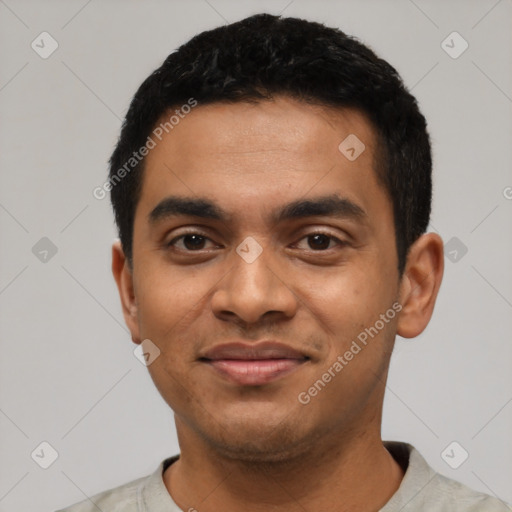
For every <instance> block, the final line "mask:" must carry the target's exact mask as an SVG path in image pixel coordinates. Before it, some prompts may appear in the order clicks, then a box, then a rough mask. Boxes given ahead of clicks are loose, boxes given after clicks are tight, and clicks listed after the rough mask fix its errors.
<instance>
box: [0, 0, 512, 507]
mask: <svg viewBox="0 0 512 512" xmlns="http://www.w3.org/2000/svg"><path fill="white" fill-rule="evenodd" d="M262 11H268V12H271V13H276V14H277V13H280V12H283V13H284V14H285V15H290V16H299V17H305V18H309V19H311V20H318V21H322V22H327V23H328V24H330V25H334V26H338V27H340V28H341V29H343V30H344V31H346V32H348V33H351V34H353V35H356V36H358V37H359V38H360V39H362V40H363V41H364V42H365V43H367V44H369V45H370V46H371V47H373V48H374V49H375V50H376V51H377V52H378V53H379V54H380V55H381V56H382V57H384V58H385V59H387V60H388V61H389V62H391V63H392V64H393V65H394V66H395V67H396V68H397V69H398V70H399V72H400V73H401V74H402V76H403V78H404V80H405V82H406V84H407V85H408V86H409V87H410V88H412V91H413V94H415V95H416V96H417V98H418V100H419V102H420V106H421V108H422V110H423V112H424V114H425V115H426V117H427V119H428V121H429V127H430V132H431V135H432V141H433V151H434V158H435V200H434V208H433V215H432V224H431V230H434V231H437V232H439V233H440V234H441V236H443V238H444V239H445V242H448V241H449V240H450V239H452V238H453V237H456V240H454V241H452V242H451V244H452V245H450V246H449V247H448V249H449V250H450V251H451V252H452V255H451V257H452V258H453V257H454V256H455V255H456V256H457V260H456V261H451V260H450V259H448V258H447V259H446V271H445V278H444V283H443V285H442V287H441V292H440V296H439V300H438V304H437V306H436V311H435V313H434V317H433V319H432V321H431V323H430V325H429V327H428V328H427V329H426V331H425V332H424V333H423V334H422V335H421V336H419V337H418V338H417V339H415V340H404V339H401V338H398V339H397V345H396V349H395V354H394V356H393V359H392V366H391V371H390V378H389V382H388V392H387V395H386V400H385V408H384V421H383V438H384V439H396V440H404V441H408V442H410V443H412V444H414V445H415V446H416V447H417V448H418V449H419V450H420V451H421V453H422V454H423V455H424V456H425V457H426V459H427V460H428V462H429V463H430V464H431V465H432V466H433V467H434V468H435V469H437V470H438V471H440V472H442V473H443V474H445V475H448V476H449V477H452V478H455V479H457V480H460V481H462V482H464V483H466V484H467V485H469V486H471V487H473V488H475V489H478V490H481V491H484V492H486V493H489V494H495V495H497V496H499V497H500V498H502V499H504V500H507V501H509V502H512V488H511V486H510V482H511V479H512V441H511V436H510V432H511V431H512V428H511V427H512V372H511V371H510V366H511V365H510V362H511V359H512V357H511V356H512V343H511V335H510V332H511V329H512V314H511V313H512V266H511V264H510V262H511V261H512V237H511V233H512V200H511V199H510V198H511V197H512V188H507V187H512V173H511V169H510V164H511V161H512V158H511V157H512V155H511V153H512V144H511V140H512V139H511V135H512V116H511V110H512V93H511V90H512V73H511V71H512V44H511V42H512V41H511V39H512V35H511V34H512V31H511V30H510V20H511V19H512V2H511V1H510V0H501V1H496V0H481V1H467V0H464V1H450V2H446V1H441V0H439V1H430V2H427V1H422V0H415V1H414V2H413V1H412V0H396V1H372V2H370V1H332V2H329V1H322V2H319V1H315V2H312V1H304V0H294V1H291V2H290V0H283V1H262V2H250V1H245V2H241V1H234V0H209V1H208V2H207V1H206V0H191V1H188V2H177V1H170V0H168V1H165V2H164V1H146V2H140V1H139V2H137V1H126V0H124V1H122V2H121V1H103V2H100V1H99V0H92V1H86V0H72V1H71V0H68V1H66V2H64V1H60V2H55V1H45V2H41V1H40V2H35V1H32V2H29V1H16V0H0V20H1V21H0V33H1V36H0V38H1V39H0V48H1V49H2V51H1V76H0V109H1V118H2V123H1V125H0V126H1V127H0V130H1V133H0V136H1V137H0V140H1V148H0V159H1V187H0V229H1V234H2V246H1V255H0V311H1V323H0V339H1V343H2V349H1V354H2V357H1V358H0V370H1V373H0V439H1V441H0V442H1V457H0V511H3V512H5V511H10V512H18V511H27V510H30V511H32V512H43V511H48V510H54V509H56V508H60V507H63V506H65V505H68V504H70V503H73V502H75V501H78V500H82V499H84V498H85V496H91V495H92V494H94V493H96V492H99V491H100V490H104V489H107V488H110V487H113V486H116V485H119V484H122V483H125V482H127V481H128V480H130V479H134V478H137V477H140V476H143V475H145V474H149V473H150V472H152V471H153V470H154V469H155V468H156V466H157V465H158V463H159V462H160V461H161V459H163V458H164V457H166V456H169V455H172V454H174V453H177V450H178V447H177V442H176V436H175V431H174V426H173V416H172V412H171V411H170V410H169V409H168V408H167V406H166V405H165V403H164V402H163V400H162V399H161V397H160V396H159V394H158V392H157V391H156V389H155V388H154V387H153V384H152V382H151V379H150V377H149V375H148V373H147V369H146V368H145V367H144V366H143V365H142V364H141V363H140V362H139V361H138V360H137V359H136V358H135V357H134V355H133V349H134V348H135V345H133V344H132V342H131V340H130V337H129V335H128V332H127V329H126V327H125V326H124V322H123V319H122V315H121V309H120V305H119V300H118V296H117V291H116V289H115V286H114V281H113V279H112V277H111V272H110V246H111V243H112V241H113V239H114V238H115V236H116V233H115V230H114V225H113V217H112V214H111V211H110V205H109V202H108V198H107V199H104V200H102V201H100V200H97V199H95V198H94V197H93V195H92V190H93V189H94V187H96V186H98V185H101V184H102V183H103V181H104V179H105V176H106V172H107V166H106V161H107V159H108V157H109V155H110V153H111V151H112V149H113V145H114V143H115V141H116V138H117V136H118V132H119V128H120V123H121V119H122V117H123V115H124V113H125V112H126V108H127V106H128V103H129V101H130V99H131V97H132V95H133V94H134V92H135V90H136V88H137V87H138V85H139V84H140V83H141V81H142V80H143V79H144V78H145V77H146V76H147V75H148V74H149V73H150V72H151V71H152V70H153V69H155V68H156V67H157V66H159V65H160V63H161V62H162V61H163V59H164V58H165V57H166V56H167V54H168V53H170V51H171V50H173V49H174V48H176V47H177V46H178V45H179V44H181V43H182V42H184V41H185V40H187V39H188V38H190V37H191V36H192V35H194V34H196V33H197V32H199V31H202V30H204V29H208V28H213V27H215V26H217V25H219V24H221V23H225V22H226V21H228V22H232V21H235V20H238V19H241V18H242V17H245V16H247V15H249V14H252V13H255V12H262ZM43 31H47V32H49V33H50V34H51V35H52V37H53V38H54V39H55V40H56V41H57V42H58V45H59V47H58V49H57V51H55V53H53V54H52V55H51V56H50V57H49V58H47V59H42V58H41V57H40V56H39V55H38V54H37V53H36V52H35V51H34V50H33V49H32V48H31V42H32V41H33V40H36V42H37V41H40V38H39V39H38V36H39V34H40V33H41V32H43ZM453 31H457V32H458V33H460V34H461V36H462V37H463V38H464V39H465V40H466V41H467V42H468V43H469V48H468V49H467V50H466V51H465V52H464V53H463V54H462V55H460V56H459V57H458V58H456V59H454V58H452V57H450V56H449V55H448V54H447V53H446V52H445V50H444V49H443V47H442V46H441V43H442V41H443V40H445V38H446V37H447V36H448V35H449V34H450V33H452V32H453ZM448 41H450V40H448ZM459 43H460V41H459V42H457V43H449V44H450V45H452V46H454V45H455V49H457V48H460V44H459ZM40 44H41V43H40ZM45 47H46V48H48V45H47V44H46V45H45ZM507 196H508V199H507ZM43 237H47V238H49V239H50V240H51V242H52V243H53V244H54V245H55V246H56V248H57V253H56V254H55V255H53V256H52V253H51V252H49V253H48V254H47V255H46V259H47V261H46V262H44V261H40V258H43V257H44V253H41V251H42V250H44V248H45V246H44V244H47V243H48V242H45V241H43V242H39V244H43V245H42V246H41V245H38V246H36V249H35V250H34V252H35V253H36V254H34V252H33V247H34V246H35V245H36V244H37V243H38V241H39V240H40V239H41V238H43ZM461 244H464V246H465V247H467V249H468V252H467V253H466V254H465V255H462V254H463V253H462V251H461V247H462V245H461ZM41 247H42V248H41ZM454 250H455V251H457V254H455V253H453V251H454ZM43 441H46V442H48V443H50V444H51V445H52V446H53V447H54V449H55V450H56V451H57V452H58V458H57V460H56V461H55V462H54V463H53V464H52V465H51V466H50V467H49V468H48V469H42V468H41V467H39V465H38V464H36V462H35V461H34V460H33V459H32V457H31V453H32V452H33V450H34V449H36V448H37V447H38V446H39V445H40V443H41V442H43ZM452 441H457V442H458V443H459V444H460V445H461V446H462V447H463V448H464V449H465V450H467V452H468V453H469V458H468V459H467V460H466V461H465V462H464V464H462V465H461V466H460V467H459V468H458V469H452V468H451V467H450V466H449V465H448V464H447V463H446V462H445V460H443V458H442V457H441V452H443V450H444V449H445V448H446V447H447V446H448V445H449V444H450V443H451V442H452ZM39 453H40V454H41V453H44V454H45V455H44V456H41V457H40V459H41V460H42V459H44V457H48V453H49V451H48V449H46V451H45V450H44V449H43V452H39ZM454 453H455V456H456V457H459V455H458V453H459V452H457V451H455V452H454ZM35 458H36V459H37V457H35Z"/></svg>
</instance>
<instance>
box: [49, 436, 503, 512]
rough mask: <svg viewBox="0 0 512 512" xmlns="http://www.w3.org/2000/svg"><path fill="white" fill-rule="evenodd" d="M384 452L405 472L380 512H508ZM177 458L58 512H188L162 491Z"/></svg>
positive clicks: (403, 448)
mask: <svg viewBox="0 0 512 512" xmlns="http://www.w3.org/2000/svg"><path fill="white" fill-rule="evenodd" d="M384 446H385V447H386V448H387V449H388V451H389V452H390V453H391V455H392V456H393V458H394V459H395V460H396V461H397V462H398V463H399V464H400V465H401V466H402V468H403V469H404V471H405V475H404V478H403V479H402V482H401V484H400V487H399V488H398V490H397V491H396V493H395V494H394V495H393V496H392V497H391V499H390V500H389V501H388V502H387V504H386V505H385V506H384V507H383V508H381V509H380V512H398V511H400V512H419V511H421V512H510V511H512V507H511V506H510V505H507V504H506V503H504V502H503V501H501V500H499V499H497V498H494V497H492V496H489V495H487V494H483V493H480V492H477V491H473V490H472V489H470V488H469V487H466V486H465V485H463V484H461V483H459V482H457V481H455V480H452V479H450V478H447V477H445V476H443V475H441V474H439V473H436V472H435V471H434V470H433V469H432V468H431V467H430V466H429V465H428V464H427V462H426V461H425V459H424V458H423V457H422V456H421V455H420V453H419V452H418V451H417V450H416V449H415V448H414V446H412V445H410V444H408V443H400V442H396V441H384ZM178 457H179V455H175V456H174V457H169V458H168V459H165V460H164V461H162V462H161V463H160V464H159V466H158V468H157V469H156V471H155V472H154V473H153V474H151V475H149V476H147V477H143V478H139V479H137V480H134V481H132V482H129V483H127V484H125V485H121V486H120V487H116V488H114V489H111V490H109V491H105V492H102V493H99V494H97V495H95V496H93V497H92V498H90V499H87V500H84V501H81V502H80V503H77V504H75V505H72V506H70V507H68V508H65V509H62V510H59V511H57V512H98V510H101V511H103V512H187V511H182V510H181V509H180V508H179V507H178V505H176V503H174V500H173V499H172V498H171V495H170V494H169V492H168V491H167V488H166V487H165V484H164V481H163V478H162V475H163V472H164V471H165V469H167V467H169V466H170V465H171V464H172V463H173V462H175V461H176V460H177V459H178Z"/></svg>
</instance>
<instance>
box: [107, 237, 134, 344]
mask: <svg viewBox="0 0 512 512" xmlns="http://www.w3.org/2000/svg"><path fill="white" fill-rule="evenodd" d="M112 274H113V275H114V279H115V281H116V284H117V290H118V291H119V297H120V299H121V306H122V308H123V316H124V321H125V322H126V325H127V326H128V329H130V333H131V335H132V341H133V342H134V343H137V344H139V343H140V342H141V339H140V332H139V322H138V310H137V299H136V297H135V291H134V287H133V272H132V269H131V268H130V264H129V263H128V260H127V258H126V256H125V254H124V251H123V247H122V245H121V241H120V240H116V241H115V242H114V243H113V244H112Z"/></svg>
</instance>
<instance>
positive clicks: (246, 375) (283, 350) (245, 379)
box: [199, 341, 309, 386]
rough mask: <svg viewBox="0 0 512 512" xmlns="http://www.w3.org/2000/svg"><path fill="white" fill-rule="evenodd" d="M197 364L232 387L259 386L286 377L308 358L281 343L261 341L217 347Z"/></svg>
mask: <svg viewBox="0 0 512 512" xmlns="http://www.w3.org/2000/svg"><path fill="white" fill-rule="evenodd" d="M199 360H200V361H201V362H203V363H205V364H207V365H208V366H210V367H211V368H212V369H213V370H215V371H216V373H218V374H219V375H220V376H222V377H224V378H226V379H228V380H229V381H231V382H233V383H235V384H238V385H242V386H261V385H263V384H268V383H269V382H273V381H275V380H278V379H280V378H283V377H284V376H285V375H288V374H290V373H291V372H293V371H294V370H296V369H297V368H299V367H300V366H301V365H302V364H304V363H305V362H306V361H308V360H309V357H308V356H306V355H305V354H303V353H301V352H299V351H297V350H295V349H293V348H291V347H289V346H287V345H284V344H282V343H278V342H273V341H261V342H258V343H251V344H248V343H244V342H235V343H226V344H222V345H217V346H216V347H213V348H211V349H209V350H207V351H206V352H205V353H204V354H203V355H202V356H201V357H200V358H199Z"/></svg>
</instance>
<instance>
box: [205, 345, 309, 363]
mask: <svg viewBox="0 0 512 512" xmlns="http://www.w3.org/2000/svg"><path fill="white" fill-rule="evenodd" d="M200 359H208V360H210V361H215V360H218V359H241V360H249V361H250V360H256V359H309V358H308V357H307V356H306V355H305V354H303V353H301V352H299V351H298V350H295V349H293V348H291V347H289V346H288V345H284V344H283V343H278V342H274V341H260V342H257V343H245V342H234V343H225V344H222V345H217V346H215V347H212V348H210V349H209V350H207V351H205V352H204V353H203V354H202V355H201V357H200Z"/></svg>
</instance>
